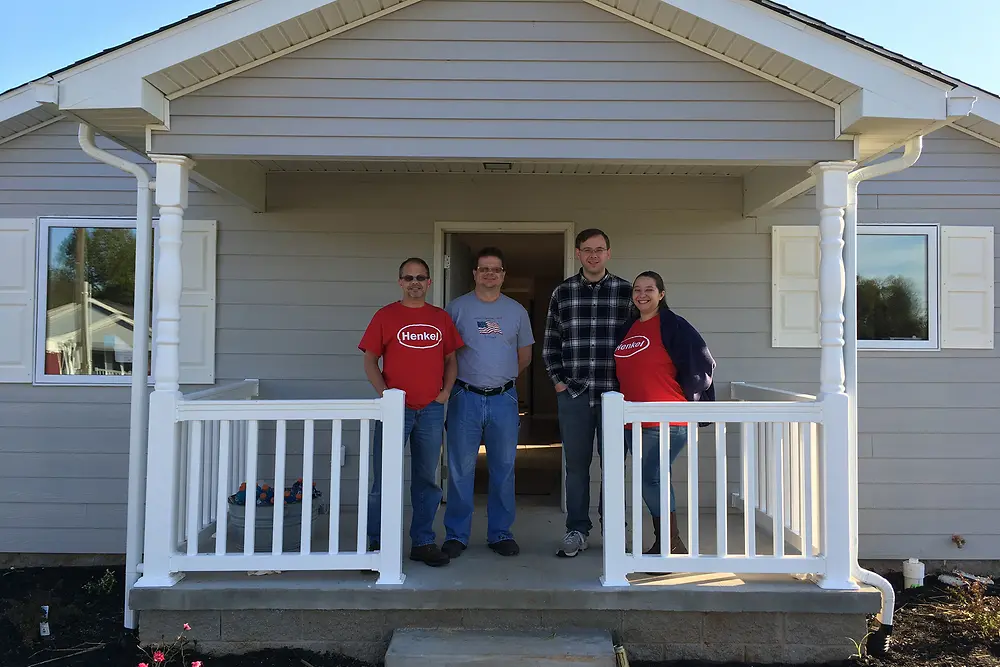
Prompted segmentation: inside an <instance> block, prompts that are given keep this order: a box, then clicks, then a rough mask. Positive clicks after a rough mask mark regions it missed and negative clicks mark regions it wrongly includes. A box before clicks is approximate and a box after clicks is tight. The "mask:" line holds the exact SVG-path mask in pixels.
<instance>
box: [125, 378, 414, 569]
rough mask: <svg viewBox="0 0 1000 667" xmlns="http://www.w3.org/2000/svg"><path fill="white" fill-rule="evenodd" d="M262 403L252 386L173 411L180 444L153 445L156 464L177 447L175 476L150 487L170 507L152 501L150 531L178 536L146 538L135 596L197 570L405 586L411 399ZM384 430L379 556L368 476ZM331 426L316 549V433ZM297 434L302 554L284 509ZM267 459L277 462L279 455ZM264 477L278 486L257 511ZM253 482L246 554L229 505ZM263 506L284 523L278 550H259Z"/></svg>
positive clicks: (398, 395) (274, 534)
mask: <svg viewBox="0 0 1000 667" xmlns="http://www.w3.org/2000/svg"><path fill="white" fill-rule="evenodd" d="M256 394H257V383H256V381H252V380H248V381H245V382H242V383H236V384H233V385H227V386H224V387H216V388H212V389H208V390H205V391H203V392H197V393H195V394H188V395H186V396H182V397H181V398H180V399H179V400H177V401H176V403H175V408H174V423H175V426H176V427H177V428H176V429H175V434H174V435H175V437H174V438H154V437H150V442H149V446H150V454H151V458H150V460H151V461H152V460H153V458H154V457H153V456H152V455H153V451H154V448H155V447H167V448H169V449H170V452H169V454H170V455H169V456H160V457H157V458H159V460H160V461H162V462H163V463H164V464H165V466H166V468H167V469H157V470H154V469H153V468H152V467H150V470H149V475H150V481H152V478H154V477H158V476H166V477H167V480H168V481H169V484H161V486H160V488H161V489H163V490H164V491H165V492H166V493H165V495H166V497H162V498H158V497H155V496H151V497H148V499H147V518H146V525H147V533H149V531H150V530H151V526H152V525H159V526H164V527H167V528H165V530H168V531H169V532H168V534H167V535H166V539H164V538H163V536H154V537H153V539H147V540H146V545H145V553H144V562H143V577H142V579H140V580H139V582H137V584H136V586H137V587H152V586H165V585H171V584H172V583H174V582H175V581H176V580H178V579H179V578H180V577H181V576H183V574H184V573H187V572H252V571H267V570H325V571H329V570H354V571H359V570H360V571H377V572H378V573H379V575H380V576H379V579H378V582H377V583H379V584H399V583H402V581H403V574H402V520H403V502H402V499H403V495H402V494H403V415H404V395H403V392H401V391H398V390H389V391H386V392H385V393H384V395H383V397H382V398H379V399H370V400H255V399H253V397H254V396H255V395H256ZM151 421H152V420H151ZM350 421H357V422H359V423H360V452H359V454H360V456H359V460H360V466H359V467H360V470H359V484H358V497H357V508H358V509H357V543H356V545H352V546H351V547H348V548H342V547H341V544H340V540H339V536H340V532H341V516H342V509H343V508H342V507H341V461H342V457H341V447H342V443H343V433H344V422H350ZM377 421H381V422H382V428H383V439H382V443H383V454H384V455H383V457H382V514H381V535H380V550H379V551H375V552H373V551H368V545H367V523H368V516H367V515H368V486H369V485H368V477H369V472H370V465H369V461H370V456H371V437H370V435H371V426H372V422H377ZM272 424H273V428H274V456H273V459H274V464H273V469H265V468H267V466H266V465H262V463H264V461H263V459H264V458H265V454H264V453H262V452H261V447H260V446H259V445H260V444H261V442H260V433H261V430H262V427H264V425H267V426H270V425H272ZM327 424H328V425H329V426H330V438H329V451H330V495H329V513H328V517H327V518H328V524H329V536H330V538H329V544H328V547H327V548H326V549H324V550H322V551H317V550H314V549H313V539H312V538H313V534H312V533H313V525H314V524H313V517H314V511H313V510H314V506H313V497H312V493H311V490H312V487H313V481H314V477H315V470H314V468H315V463H316V459H317V456H316V455H317V450H318V442H317V441H318V438H317V437H316V432H317V426H323V427H325V426H326V425H327ZM290 426H292V427H293V428H296V427H299V426H301V431H302V452H301V459H302V463H301V466H302V467H301V475H300V477H301V480H302V490H303V492H302V500H301V528H300V530H299V533H298V538H299V539H298V543H299V544H298V546H297V547H296V545H291V548H289V545H287V544H286V535H287V531H286V530H285V525H284V522H285V516H286V513H285V512H283V511H280V510H281V509H282V508H283V507H284V498H283V495H284V494H283V492H284V490H285V488H286V482H285V480H286V473H288V472H289V471H290V470H291V469H292V466H291V465H289V463H288V459H289V449H290V447H289V438H288V434H289V430H290ZM151 436H152V434H151ZM324 439H325V438H324ZM324 444H325V443H324ZM324 449H326V447H324ZM324 455H325V454H324ZM296 456H297V452H296ZM266 457H267V458H268V459H270V451H268V452H266ZM290 474H291V473H290ZM262 475H263V476H262ZM262 479H264V480H267V482H268V483H271V482H273V484H272V486H273V488H274V490H275V491H274V505H273V509H271V507H270V506H261V507H258V506H257V505H256V502H255V501H256V494H255V488H256V486H257V482H258V481H260V480H262ZM244 482H245V483H246V503H245V505H242V506H240V510H241V511H242V513H243V521H244V527H243V530H242V539H241V540H238V541H239V542H240V543H241V544H239V545H231V544H230V538H231V533H232V531H231V530H230V526H229V523H230V520H231V514H230V511H231V509H232V507H233V505H232V504H231V503H230V502H229V498H230V496H232V495H233V494H234V493H236V492H237V491H238V490H239V487H240V485H241V484H243V483H244ZM150 486H152V485H150ZM150 504H152V506H150ZM263 507H266V508H267V510H268V511H269V513H273V519H272V521H271V525H270V526H269V528H270V544H268V545H261V544H257V542H258V536H259V534H260V531H261V528H260V522H259V521H258V519H259V517H258V513H259V512H261V511H265V510H263V509H262V508H263ZM286 511H287V510H286ZM158 546H159V547H160V549H157V547H158ZM262 547H263V548H262ZM161 551H162V552H163V553H161Z"/></svg>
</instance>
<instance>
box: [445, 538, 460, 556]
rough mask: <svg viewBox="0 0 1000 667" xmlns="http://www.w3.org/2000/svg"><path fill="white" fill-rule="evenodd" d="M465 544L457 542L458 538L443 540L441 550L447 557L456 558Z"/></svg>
mask: <svg viewBox="0 0 1000 667" xmlns="http://www.w3.org/2000/svg"><path fill="white" fill-rule="evenodd" d="M465 549H466V546H465V545H464V544H462V543H461V542H459V541H458V540H445V542H444V544H442V545H441V551H443V552H444V553H445V555H446V556H448V558H458V557H459V556H461V555H462V552H463V551H465Z"/></svg>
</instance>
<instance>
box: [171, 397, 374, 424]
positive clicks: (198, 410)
mask: <svg viewBox="0 0 1000 667" xmlns="http://www.w3.org/2000/svg"><path fill="white" fill-rule="evenodd" d="M381 406H382V403H381V402H380V399H377V398H371V399H347V400H345V399H330V398H327V399H312V400H294V399H292V400H246V401H239V400H237V401H232V400H230V401H190V402H187V401H185V402H181V403H179V404H178V405H177V420H178V421H182V422H183V421H198V420H209V421H211V420H218V419H237V420H239V419H254V420H258V421H270V420H276V419H290V420H297V419H299V420H301V419H348V420H350V419H375V420H378V419H381V418H382V407H381Z"/></svg>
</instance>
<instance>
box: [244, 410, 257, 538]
mask: <svg viewBox="0 0 1000 667" xmlns="http://www.w3.org/2000/svg"><path fill="white" fill-rule="evenodd" d="M246 431H247V442H246V475H244V478H245V480H246V485H247V493H246V499H247V504H246V506H245V508H246V515H245V516H246V526H244V528H243V553H244V554H247V555H250V554H253V552H254V537H255V535H254V531H255V530H256V528H257V420H256V419H251V420H249V421H248V422H247V424H246Z"/></svg>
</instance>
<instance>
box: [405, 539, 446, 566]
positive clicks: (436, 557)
mask: <svg viewBox="0 0 1000 667" xmlns="http://www.w3.org/2000/svg"><path fill="white" fill-rule="evenodd" d="M410 560H415V561H419V562H421V563H423V564H424V565H430V566H431V567H441V566H442V565H447V564H448V563H449V562H450V561H451V559H450V558H448V554H446V553H445V552H443V551H441V550H440V549H439V548H438V545H436V544H424V545H421V546H419V547H413V548H412V549H410Z"/></svg>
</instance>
